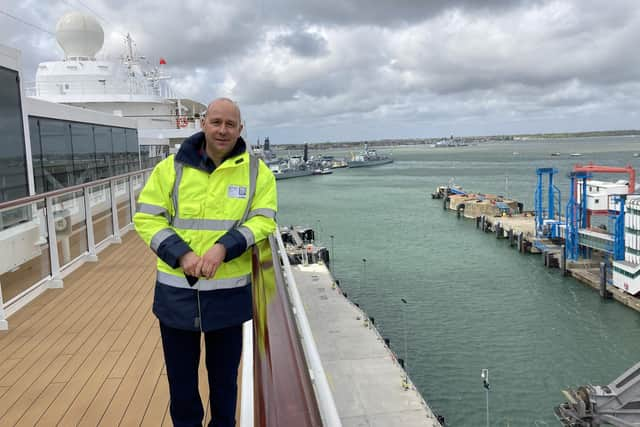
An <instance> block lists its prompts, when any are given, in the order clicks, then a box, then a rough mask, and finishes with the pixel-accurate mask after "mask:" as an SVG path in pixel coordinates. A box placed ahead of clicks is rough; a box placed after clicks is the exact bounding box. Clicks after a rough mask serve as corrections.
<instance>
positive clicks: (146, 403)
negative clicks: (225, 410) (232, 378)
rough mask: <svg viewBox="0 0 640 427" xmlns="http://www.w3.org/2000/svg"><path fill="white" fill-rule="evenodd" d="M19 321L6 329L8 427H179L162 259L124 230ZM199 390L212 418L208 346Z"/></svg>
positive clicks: (2, 361)
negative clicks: (172, 396)
mask: <svg viewBox="0 0 640 427" xmlns="http://www.w3.org/2000/svg"><path fill="white" fill-rule="evenodd" d="M99 258H100V261H99V262H98V263H86V264H84V265H83V266H81V267H80V268H79V269H78V270H76V271H75V272H73V273H72V274H71V275H69V276H67V277H66V278H65V281H64V284H65V287H64V289H51V290H47V291H46V292H45V293H44V294H42V295H41V296H40V297H38V298H37V299H36V300H35V301H33V302H32V303H30V304H29V305H27V306H26V307H25V308H23V309H22V310H20V311H18V312H17V313H15V314H14V315H13V316H11V317H10V318H9V325H10V329H9V331H7V332H0V397H2V398H1V399H0V425H2V426H4V425H7V426H13V425H15V426H30V425H38V426H49V425H51V426H55V425H83V426H96V425H102V426H116V425H123V426H129V425H144V426H160V425H162V426H171V425H172V423H171V416H170V414H169V388H168V383H167V376H166V369H165V366H164V360H163V357H162V345H161V343H160V331H159V327H158V323H157V319H156V318H155V316H154V315H153V314H152V313H151V303H152V298H153V289H154V278H155V256H154V255H153V253H152V252H151V251H150V250H149V249H148V248H147V247H146V246H145V245H144V243H143V242H142V241H141V240H140V239H138V238H137V236H135V235H134V233H128V234H126V235H125V236H123V244H122V245H112V246H111V247H109V248H107V249H105V250H104V251H102V252H101V253H100V254H99ZM202 347H203V351H202V359H201V368H200V371H199V374H200V383H199V388H200V392H201V396H202V400H203V405H204V407H205V411H206V416H205V417H206V419H205V423H206V422H208V421H209V420H210V418H211V414H210V408H209V387H208V382H207V375H206V368H205V364H204V356H205V355H204V343H203V346H202Z"/></svg>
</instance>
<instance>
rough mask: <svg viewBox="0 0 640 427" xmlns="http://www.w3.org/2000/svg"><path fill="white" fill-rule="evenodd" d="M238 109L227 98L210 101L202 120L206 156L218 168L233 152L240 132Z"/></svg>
mask: <svg viewBox="0 0 640 427" xmlns="http://www.w3.org/2000/svg"><path fill="white" fill-rule="evenodd" d="M241 120H242V119H241V117H240V109H239V108H238V105H237V104H236V103H235V102H233V101H232V100H230V99H229V98H218V99H216V100H213V101H211V103H210V104H209V106H208V107H207V114H206V115H205V116H204V117H203V118H202V132H203V133H204V136H205V141H206V145H205V149H206V151H207V155H208V156H209V158H210V159H211V160H212V161H213V162H214V164H215V165H216V166H219V165H220V164H221V162H222V161H223V160H224V158H225V157H226V156H227V155H228V154H229V153H230V152H231V151H232V150H233V148H234V147H235V145H236V142H237V141H238V138H240V133H241V132H242V123H241Z"/></svg>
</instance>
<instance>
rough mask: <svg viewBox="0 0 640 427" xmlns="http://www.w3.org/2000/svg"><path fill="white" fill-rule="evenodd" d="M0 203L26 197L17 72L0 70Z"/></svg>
mask: <svg viewBox="0 0 640 427" xmlns="http://www.w3.org/2000/svg"><path fill="white" fill-rule="evenodd" d="M0 146H1V147H2V150H0V202H4V201H7V200H14V199H18V198H20V197H24V196H27V195H29V184H28V181H27V162H26V154H25V147H24V129H23V127H22V107H21V105H20V83H19V79H18V73H17V72H16V71H14V70H9V69H7V68H3V67H0Z"/></svg>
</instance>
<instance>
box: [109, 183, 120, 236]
mask: <svg viewBox="0 0 640 427" xmlns="http://www.w3.org/2000/svg"><path fill="white" fill-rule="evenodd" d="M109 187H110V188H111V219H112V220H113V241H114V242H116V243H120V242H122V239H121V238H120V225H119V224H118V200H117V199H116V181H115V180H111V181H109Z"/></svg>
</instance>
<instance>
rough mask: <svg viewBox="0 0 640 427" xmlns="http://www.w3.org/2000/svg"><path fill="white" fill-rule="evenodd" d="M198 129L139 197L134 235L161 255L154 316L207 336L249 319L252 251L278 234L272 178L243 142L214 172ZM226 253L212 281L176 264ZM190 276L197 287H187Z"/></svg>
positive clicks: (158, 168) (162, 165) (157, 169)
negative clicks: (219, 248) (217, 248)
mask: <svg viewBox="0 0 640 427" xmlns="http://www.w3.org/2000/svg"><path fill="white" fill-rule="evenodd" d="M204 144H205V138H204V134H203V133H202V132H199V133H197V134H195V135H193V136H191V137H190V138H188V139H187V140H185V141H184V142H183V143H182V144H181V147H180V150H179V151H178V153H177V154H176V155H175V156H169V157H168V158H166V159H165V160H163V161H161V162H160V163H159V164H158V165H157V166H156V167H155V168H154V170H153V172H152V174H151V176H150V178H149V180H148V182H147V183H146V185H145V187H144V189H143V190H142V192H141V193H140V196H139V197H138V206H137V212H136V214H135V215H134V219H133V220H134V224H135V228H136V231H137V232H138V234H139V235H140V237H142V239H143V240H144V241H145V243H147V244H148V245H149V246H150V247H151V249H152V250H153V251H154V252H155V253H156V254H157V255H158V263H157V269H158V273H157V278H156V289H155V296H154V304H153V311H154V313H155V314H156V316H157V317H158V318H159V319H160V321H161V322H162V323H164V324H166V325H167V326H170V327H174V328H178V329H186V330H198V329H202V330H204V331H207V330H214V329H219V328H223V327H227V326H232V325H237V324H239V323H241V322H243V321H245V320H248V319H250V318H251V253H250V252H251V251H250V250H248V249H249V248H250V247H251V246H252V245H254V244H255V243H256V242H259V241H262V240H263V239H265V238H267V237H268V235H269V234H270V233H272V232H273V231H274V230H275V215H276V210H277V194H276V184H275V178H274V176H273V173H272V172H271V171H270V170H269V168H268V167H267V166H266V165H265V164H264V162H262V161H261V160H259V159H257V158H255V157H254V156H253V155H249V153H248V152H247V149H246V144H245V142H244V140H243V139H242V138H239V139H238V141H237V142H236V146H235V147H234V149H233V151H232V152H231V153H230V154H229V155H228V156H227V157H226V159H225V160H224V161H223V162H222V164H220V166H218V167H217V168H216V167H215V166H214V165H213V162H211V160H210V159H208V158H207V156H206V151H205V150H204ZM216 243H221V244H223V245H224V246H225V248H226V257H225V262H224V263H222V265H220V267H219V268H218V270H217V271H216V274H215V276H214V277H213V278H212V279H209V280H207V279H205V278H199V279H198V280H197V282H196V283H193V282H195V281H196V279H195V278H187V277H186V276H185V274H184V271H183V270H182V269H181V268H180V265H179V264H180V263H179V259H180V257H181V256H182V255H184V254H185V253H187V252H189V251H193V252H195V253H196V254H197V255H199V256H202V255H204V254H205V253H206V252H207V251H208V250H209V249H210V248H211V247H212V246H213V245H214V244H216ZM189 279H191V282H192V283H189Z"/></svg>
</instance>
